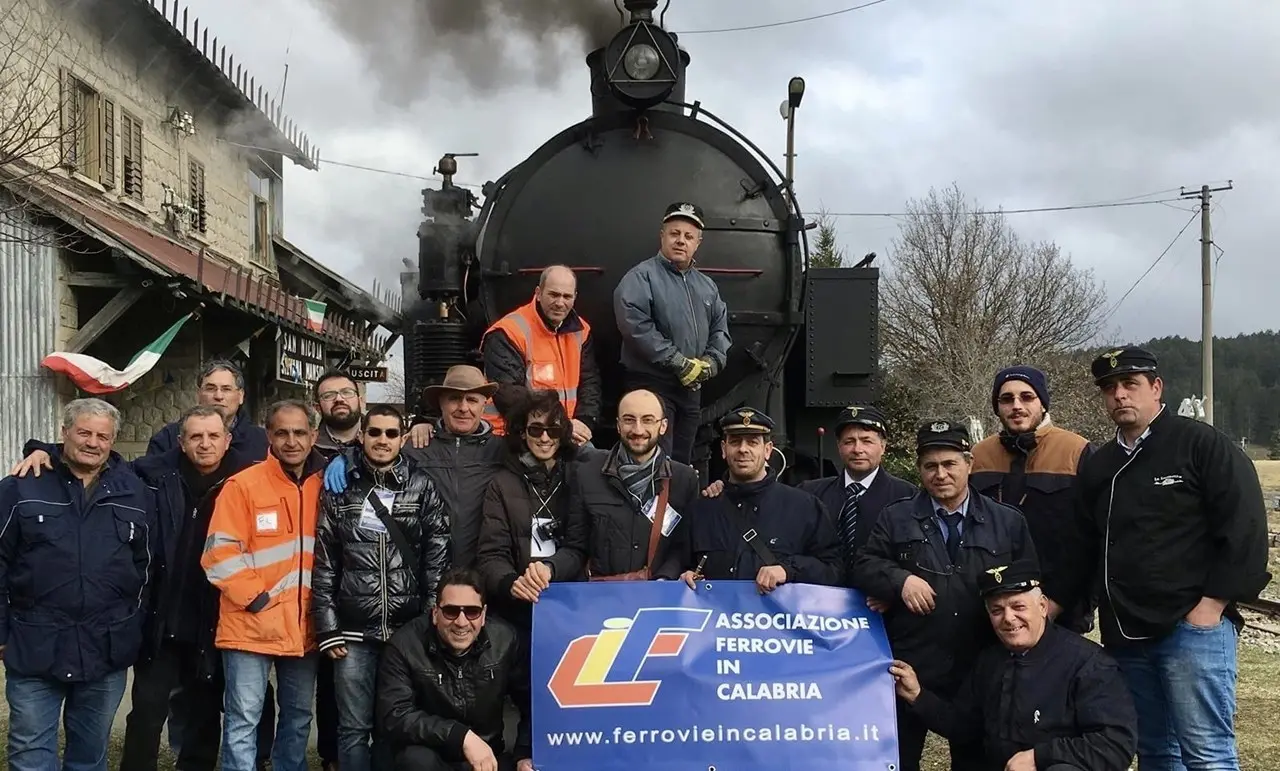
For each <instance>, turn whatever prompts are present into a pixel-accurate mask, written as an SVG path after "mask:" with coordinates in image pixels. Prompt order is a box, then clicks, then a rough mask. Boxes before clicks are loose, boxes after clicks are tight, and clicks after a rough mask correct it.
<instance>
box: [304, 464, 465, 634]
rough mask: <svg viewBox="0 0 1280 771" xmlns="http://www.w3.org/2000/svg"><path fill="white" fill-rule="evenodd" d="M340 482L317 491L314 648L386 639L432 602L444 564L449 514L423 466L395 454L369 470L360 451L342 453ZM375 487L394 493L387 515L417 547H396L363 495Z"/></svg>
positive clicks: (313, 609) (312, 608) (313, 576)
mask: <svg viewBox="0 0 1280 771" xmlns="http://www.w3.org/2000/svg"><path fill="white" fill-rule="evenodd" d="M344 455H345V457H346V461H347V468H348V471H347V487H346V490H345V491H343V492H341V493H331V492H329V491H327V490H326V491H324V492H323V493H321V496H320V520H319V524H318V525H317V526H316V557H315V568H314V570H313V571H312V588H311V592H312V595H311V616H312V620H313V622H314V624H315V633H316V641H317V642H318V644H319V646H320V649H321V650H326V649H328V648H332V647H334V646H338V645H342V644H344V643H346V642H360V641H362V640H380V641H385V640H387V639H389V638H390V637H391V635H392V633H393V632H395V631H396V629H398V628H399V627H401V626H403V625H404V624H406V623H408V622H409V621H411V620H413V619H414V618H415V617H417V616H418V615H419V614H420V613H421V612H422V611H423V609H425V608H429V607H431V605H432V604H434V603H435V591H436V584H437V583H438V582H439V580H440V576H441V575H442V574H443V573H444V571H445V569H446V568H447V567H448V564H449V517H448V515H447V514H446V513H445V509H444V503H443V502H442V501H441V498H440V496H439V494H437V493H436V487H435V484H434V483H432V481H431V477H429V476H428V475H427V472H426V471H425V470H424V469H422V468H420V467H419V466H417V465H416V464H414V463H413V462H411V461H410V460H409V459H408V458H405V457H404V456H401V457H400V458H399V460H398V461H397V462H396V465H394V466H393V467H391V468H390V469H388V470H386V471H381V472H379V471H374V470H372V469H370V468H369V467H368V466H367V465H366V464H365V462H364V454H363V453H362V452H361V451H360V450H359V449H351V450H348V451H347V452H346V453H344ZM375 486H376V487H378V488H381V489H383V490H390V491H393V492H395V493H396V496H395V502H394V503H393V504H392V505H391V506H390V507H389V511H390V513H391V518H392V520H393V521H394V522H395V523H396V524H397V525H398V526H399V528H400V530H401V532H402V533H404V537H405V539H407V540H408V542H409V544H410V545H411V546H412V547H413V548H414V550H415V551H417V558H418V564H417V565H411V564H410V558H408V557H407V556H406V555H404V554H402V553H401V550H400V548H399V547H398V546H397V545H396V543H395V540H394V539H393V538H392V536H391V534H390V533H387V532H383V531H384V530H385V528H383V527H382V526H381V521H380V520H379V519H378V518H377V517H376V515H374V514H373V513H372V509H369V514H368V515H367V516H366V515H365V513H364V512H365V506H366V499H367V498H368V496H369V495H370V494H371V493H372V492H373V490H374V488H375Z"/></svg>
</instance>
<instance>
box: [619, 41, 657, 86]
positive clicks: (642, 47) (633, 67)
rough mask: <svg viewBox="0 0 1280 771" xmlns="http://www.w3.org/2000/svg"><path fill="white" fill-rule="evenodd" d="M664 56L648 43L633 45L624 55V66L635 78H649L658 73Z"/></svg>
mask: <svg viewBox="0 0 1280 771" xmlns="http://www.w3.org/2000/svg"><path fill="white" fill-rule="evenodd" d="M661 65H662V58H661V57H660V56H658V52H657V51H656V50H654V47H653V46H651V45H649V44H648V43H640V44H638V45H633V46H631V47H630V48H628V49H627V53H626V55H625V56H623V57H622V68H623V69H624V70H626V72H627V74H628V75H630V76H631V77H632V78H633V79H635V80H648V79H649V78H652V77H653V76H654V75H657V74H658V67H660V66H661Z"/></svg>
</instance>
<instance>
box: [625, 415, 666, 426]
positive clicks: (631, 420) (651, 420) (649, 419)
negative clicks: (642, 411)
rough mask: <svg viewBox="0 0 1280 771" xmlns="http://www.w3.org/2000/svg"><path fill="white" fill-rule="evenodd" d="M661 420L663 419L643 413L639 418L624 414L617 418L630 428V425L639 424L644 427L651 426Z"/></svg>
mask: <svg viewBox="0 0 1280 771" xmlns="http://www.w3.org/2000/svg"><path fill="white" fill-rule="evenodd" d="M662 420H663V419H662V418H658V417H654V416H653V415H645V416H644V417H642V418H639V419H637V418H636V417H635V416H634V415H624V416H622V417H621V418H618V422H619V423H621V424H622V425H623V426H625V427H627V428H631V427H632V426H635V425H641V426H644V427H645V428H653V427H654V426H656V425H658V424H659V423H661V422H662Z"/></svg>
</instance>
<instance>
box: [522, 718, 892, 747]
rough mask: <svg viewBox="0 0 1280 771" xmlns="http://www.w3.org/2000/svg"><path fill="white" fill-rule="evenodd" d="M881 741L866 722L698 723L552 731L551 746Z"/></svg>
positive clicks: (877, 733)
mask: <svg viewBox="0 0 1280 771" xmlns="http://www.w3.org/2000/svg"><path fill="white" fill-rule="evenodd" d="M851 741H866V742H877V741H880V728H879V726H877V725H875V724H874V723H864V724H862V726H860V727H858V728H857V729H854V728H850V727H847V726H836V725H830V724H828V725H824V726H810V725H806V724H804V723H801V724H799V725H786V726H784V725H781V724H775V725H771V726H755V727H740V726H725V725H714V726H698V725H689V726H685V727H683V728H648V729H642V730H636V729H632V728H623V727H621V726H614V728H613V731H612V732H610V731H549V732H547V744H549V745H551V746H552V747H562V746H578V745H602V744H622V745H627V744H694V743H703V744H714V743H717V742H851Z"/></svg>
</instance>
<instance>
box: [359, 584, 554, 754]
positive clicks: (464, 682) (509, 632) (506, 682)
mask: <svg viewBox="0 0 1280 771" xmlns="http://www.w3.org/2000/svg"><path fill="white" fill-rule="evenodd" d="M507 696H510V697H511V700H512V702H513V703H514V704H515V706H516V709H517V710H518V711H519V713H520V721H519V724H518V726H517V728H516V741H515V746H514V747H513V748H512V751H511V752H507V750H506V745H505V742H504V741H503V728H504V724H503V714H502V713H503V699H504V698H505V697H507ZM530 716H531V712H530V689H529V661H528V654H527V652H526V651H525V650H524V649H523V648H522V646H521V645H520V644H519V643H518V641H517V636H516V632H515V629H514V627H512V626H511V625H510V624H508V623H506V622H504V621H502V619H499V618H497V617H494V618H489V617H488V613H487V604H486V599H485V591H484V585H483V582H482V581H481V579H480V576H479V574H478V573H476V572H475V571H474V570H470V569H465V568H454V569H451V570H450V571H449V572H448V573H446V574H445V576H444V578H442V579H441V580H440V586H439V594H438V599H437V603H436V606H435V607H434V608H432V609H431V613H430V614H426V615H422V616H419V617H418V618H416V619H414V620H413V621H411V622H409V623H408V624H406V625H405V626H404V627H402V628H401V629H400V631H398V632H396V633H395V634H394V635H392V637H391V641H390V642H389V643H388V644H387V647H386V649H385V651H384V653H383V657H382V663H381V666H380V669H379V672H378V726H379V728H380V729H381V730H382V731H383V732H384V733H385V735H386V738H387V740H388V741H389V742H390V744H391V746H392V750H393V752H394V753H395V767H396V768H411V769H415V771H533V761H532V759H531V758H532V755H533V752H532V733H531V725H530ZM344 769H345V766H344Z"/></svg>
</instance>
